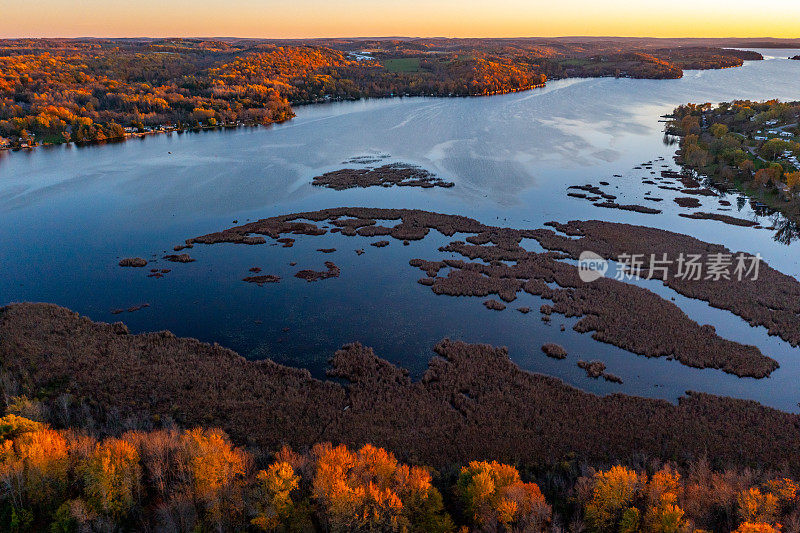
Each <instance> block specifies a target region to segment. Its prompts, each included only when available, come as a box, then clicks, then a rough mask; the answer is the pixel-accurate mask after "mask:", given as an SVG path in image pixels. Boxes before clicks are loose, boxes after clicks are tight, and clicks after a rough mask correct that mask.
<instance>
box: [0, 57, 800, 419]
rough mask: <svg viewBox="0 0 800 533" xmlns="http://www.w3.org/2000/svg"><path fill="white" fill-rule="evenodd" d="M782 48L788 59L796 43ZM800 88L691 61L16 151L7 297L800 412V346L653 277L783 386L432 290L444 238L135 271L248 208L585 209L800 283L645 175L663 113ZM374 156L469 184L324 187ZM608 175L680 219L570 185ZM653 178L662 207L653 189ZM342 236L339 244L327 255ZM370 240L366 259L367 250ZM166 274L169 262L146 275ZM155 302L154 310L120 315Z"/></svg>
mask: <svg viewBox="0 0 800 533" xmlns="http://www.w3.org/2000/svg"><path fill="white" fill-rule="evenodd" d="M765 53H767V54H769V55H771V56H774V57H775V58H778V57H780V58H785V57H788V56H789V55H795V54H796V53H797V51H789V50H785V51H766V52H765ZM798 80H800V62H796V61H795V62H791V61H788V60H785V59H771V60H768V61H763V62H753V63H747V64H746V65H745V66H744V67H743V68H739V69H726V70H721V71H702V72H687V73H686V76H685V77H684V78H683V79H681V80H664V81H660V80H616V79H594V80H566V81H561V82H553V83H549V84H548V87H547V88H545V89H540V90H534V91H529V92H526V93H517V94H512V95H504V96H496V97H489V98H475V99H433V98H418V99H394V100H377V101H362V102H348V103H337V104H329V105H320V106H310V107H302V108H299V109H298V110H297V113H298V116H297V118H296V119H294V120H292V121H291V122H289V123H287V124H284V125H280V126H273V127H270V128H247V129H244V128H243V129H238V130H229V131H220V132H210V133H209V132H207V133H201V134H184V135H177V134H174V135H172V136H166V135H164V136H153V137H148V138H145V139H142V140H133V141H129V142H126V143H122V144H114V145H106V146H92V147H82V148H78V147H74V146H72V147H53V148H40V149H36V150H33V151H30V152H15V153H11V154H9V153H6V154H3V155H0V304H5V303H8V302H13V301H46V302H54V303H57V304H60V305H64V306H66V307H69V308H71V309H74V310H76V311H78V312H80V313H82V314H86V315H88V316H89V317H91V318H93V319H95V320H103V321H116V320H123V321H125V322H126V323H127V324H128V325H129V326H130V327H131V329H132V330H133V331H136V332H140V331H152V330H160V329H169V330H171V331H173V332H175V333H176V334H177V335H180V336H192V337H196V338H199V339H201V340H204V341H212V342H219V343H220V344H222V345H225V346H228V347H230V348H232V349H234V350H237V351H239V352H240V353H242V354H243V355H245V356H247V357H251V358H265V357H268V358H271V359H274V360H275V361H278V362H281V363H285V364H290V365H295V366H302V367H307V368H309V369H311V371H312V372H314V373H315V374H316V375H318V376H322V375H324V369H325V365H326V361H327V359H328V358H329V357H330V356H331V355H332V354H333V351H334V350H336V349H337V348H338V347H340V346H341V345H342V344H344V343H347V342H351V341H360V342H362V343H363V344H366V345H369V346H373V347H374V348H375V349H376V352H377V353H378V354H379V355H381V356H383V357H386V358H388V359H389V360H391V361H394V362H397V363H399V364H401V365H403V366H405V367H407V368H409V369H410V370H411V371H412V372H414V373H415V374H417V375H418V374H419V373H421V372H422V371H424V369H425V367H426V364H427V361H428V360H429V358H430V357H431V355H432V352H431V347H432V346H433V345H434V344H435V343H436V342H437V341H438V340H440V339H442V338H444V337H451V338H458V339H463V340H467V341H471V342H486V343H491V344H498V345H506V346H508V347H509V349H510V352H511V357H512V359H513V360H514V361H516V362H517V363H518V364H520V365H521V366H522V367H524V368H527V369H530V370H533V371H538V372H543V373H547V374H551V375H555V376H558V377H561V378H563V379H564V380H566V381H567V382H569V383H572V384H574V385H576V386H579V387H581V388H584V389H588V390H592V391H596V392H599V393H607V392H618V391H623V392H628V393H633V394H640V395H647V396H655V397H663V398H668V399H673V400H674V399H675V398H677V397H678V396H680V395H681V394H682V393H683V392H684V391H685V390H701V391H708V392H712V393H717V394H724V395H731V396H736V397H743V398H752V399H756V400H758V401H761V402H763V403H766V404H769V405H773V406H777V407H780V408H782V409H787V410H794V411H796V410H797V402H798V401H800V391H797V389H796V387H794V383H795V382H796V380H797V379H798V377H800V358H799V357H798V355H800V351H799V350H797V349H794V348H791V347H790V346H788V345H787V344H786V343H784V342H782V341H780V340H778V339H776V338H774V337H768V336H767V335H766V332H765V330H764V329H763V328H750V327H749V326H748V325H747V324H746V323H745V322H744V321H742V320H741V319H739V318H737V317H735V316H733V315H731V314H730V313H727V312H725V311H720V310H716V309H711V308H709V307H708V306H707V305H706V304H704V303H702V302H695V301H691V300H688V299H686V298H683V297H680V296H678V295H675V294H674V293H672V291H670V290H669V289H666V288H664V287H662V286H660V285H658V284H655V283H648V282H642V283H644V284H646V286H647V287H648V288H651V289H652V290H654V291H656V292H659V294H662V295H665V296H666V297H675V298H676V303H678V304H679V305H681V307H682V308H683V309H684V310H685V311H686V312H687V313H688V314H689V315H690V316H691V317H692V318H694V319H695V320H697V321H699V322H701V323H710V324H713V325H715V326H716V327H717V331H718V332H719V333H720V334H721V335H723V336H725V337H726V338H730V339H733V340H736V341H740V342H747V343H753V344H756V345H758V346H759V347H761V349H762V351H763V352H764V353H766V354H768V355H770V356H771V357H774V358H775V359H777V360H778V361H779V362H780V364H781V368H780V369H778V370H777V371H776V372H775V373H774V374H773V376H772V377H771V378H768V379H763V380H754V379H740V378H736V377H735V376H730V375H727V374H724V373H722V372H720V371H716V370H697V369H691V368H687V367H685V366H682V365H681V364H680V363H678V362H675V361H667V360H665V359H647V358H644V357H639V356H636V355H633V354H631V353H629V352H626V351H623V350H620V349H617V348H615V347H613V346H609V345H605V344H602V343H598V342H596V341H594V340H592V339H591V337H590V336H589V335H583V334H578V333H575V332H574V331H572V330H571V326H572V324H573V323H574V320H573V319H569V320H568V319H563V318H560V317H558V316H554V318H553V321H552V322H551V323H550V324H546V323H543V322H541V320H540V319H539V314H538V313H536V312H532V313H530V314H528V315H522V314H520V313H518V312H516V311H515V310H514V308H516V307H518V306H522V305H526V306H529V307H531V308H533V309H538V307H539V305H541V303H543V302H542V301H540V300H539V299H538V298H536V297H533V296H531V295H527V294H522V295H520V298H519V299H518V300H517V301H516V302H514V303H512V304H511V305H509V308H508V309H507V310H506V311H503V312H495V311H488V310H486V309H485V308H484V306H483V305H482V301H483V298H452V297H446V296H436V295H434V294H433V293H432V292H431V291H430V289H429V288H427V287H424V286H421V285H419V284H418V283H417V282H416V280H417V279H418V278H419V277H420V275H421V273H420V271H419V270H417V269H414V268H411V267H409V266H408V261H409V259H411V258H414V257H421V258H425V259H434V258H437V257H443V256H446V254H442V253H440V252H438V251H437V248H438V247H439V246H441V245H442V244H445V243H447V242H449V241H450V240H452V239H451V238H447V237H444V236H441V235H438V234H436V233H432V234H431V235H430V236H429V237H428V238H426V239H425V240H424V241H421V242H412V243H411V245H410V246H402V244H401V243H400V242H399V241H395V240H393V239H390V240H391V244H390V246H388V247H386V248H382V249H378V248H375V247H372V246H369V242H371V241H374V240H377V239H366V238H362V237H345V236H342V235H337V234H329V235H325V236H321V237H312V236H298V239H297V242H296V244H295V245H294V247H292V248H282V247H280V246H269V245H265V246H237V245H231V244H220V245H214V246H202V245H198V246H195V248H193V249H192V250H188V252H189V253H190V254H191V255H192V257H195V258H196V259H197V261H196V262H194V263H190V264H173V263H168V262H166V261H164V260H160V259H159V260H158V262H157V263H154V264H152V265H148V267H147V268H145V269H123V268H120V267H118V266H117V261H118V260H119V258H121V257H128V256H137V255H138V256H142V257H145V258H148V259H151V258H153V257H155V258H160V257H161V256H162V255H163V253H164V251H171V249H172V247H173V246H174V245H175V244H179V243H181V242H182V241H183V240H184V239H186V238H188V237H194V236H197V235H202V234H205V233H209V232H213V231H217V230H220V229H223V228H226V227H229V226H232V225H233V220H238V221H239V223H243V222H245V221H246V220H247V219H253V220H255V219H257V218H262V217H265V216H270V215H277V214H285V213H292V212H297V211H306V210H314V209H320V208H325V207H337V206H372V207H407V208H419V209H427V210H432V211H438V212H444V213H453V214H462V215H466V216H470V217H474V218H477V219H479V220H481V221H482V222H485V223H489V224H496V225H507V226H510V227H517V228H524V227H539V226H541V224H542V223H544V222H546V221H549V220H559V221H566V220H570V219H589V218H598V219H604V220H612V221H622V222H631V223H636V224H643V225H650V226H655V227H661V228H665V229H670V230H674V231H678V232H681V233H689V234H692V235H694V236H697V237H698V238H700V239H703V240H707V241H710V242H718V243H721V244H724V245H726V246H728V247H729V248H731V249H733V250H746V251H749V252H752V253H756V252H758V253H761V255H762V256H763V257H764V258H765V259H766V260H767V261H768V262H769V263H770V264H772V265H773V266H775V267H776V268H778V269H780V270H782V271H783V272H786V273H788V274H791V275H794V276H800V266H798V262H797V245H796V244H791V245H788V246H787V245H784V244H780V243H777V242H775V241H774V240H773V234H774V232H772V231H769V230H766V229H752V228H738V227H733V226H728V225H724V224H722V223H719V222H715V221H693V220H687V219H684V218H681V217H679V216H678V213H680V212H686V210H684V209H681V208H679V207H678V206H677V205H675V204H674V203H673V202H672V198H673V197H674V196H675V193H674V192H673V191H663V190H659V189H653V188H652V187H650V186H647V185H643V184H642V183H641V179H642V178H643V177H646V176H647V175H648V174H649V173H648V172H647V171H642V170H634V169H633V167H634V166H636V165H638V164H640V163H642V162H644V161H649V160H653V159H655V158H658V157H664V158H666V159H667V161H670V159H671V156H672V155H673V151H674V146H667V145H665V144H664V143H663V132H662V127H663V124H662V123H659V116H660V115H662V114H664V113H667V112H669V111H671V110H672V109H673V108H674V107H675V106H676V105H678V104H681V103H686V102H705V101H711V102H716V101H723V100H730V99H733V98H752V99H767V98H781V99H800V93H799V92H798V90H797V87H798ZM378 153H380V154H389V155H390V157H391V159H390V160H391V161H404V162H408V163H416V164H420V165H422V166H424V167H426V168H428V169H430V170H432V171H434V172H436V173H437V174H438V175H439V176H440V177H442V178H444V179H447V180H452V181H454V182H455V183H456V186H455V187H454V188H452V189H440V188H435V189H425V190H422V189H411V188H406V187H403V188H391V189H384V188H372V189H365V190H357V189H351V190H347V191H332V190H328V189H321V188H315V187H312V186H311V185H310V180H311V178H312V177H313V176H316V175H318V174H320V173H322V172H325V171H327V170H331V169H336V168H341V167H342V166H343V165H342V162H343V161H345V160H347V159H350V158H352V157H355V156H361V155H369V154H378ZM660 164H661V163H658V165H656V169H657V170H661V169H660V168H659V165H660ZM614 174H621V175H622V177H621V178H613V177H612V176H613V175H614ZM600 180H605V181H610V182H611V186H610V187H608V188H607V189H608V190H609V192H612V193H613V194H616V195H618V196H619V197H620V198H619V200H618V201H619V202H620V203H638V204H647V205H654V206H656V207H658V208H659V209H663V210H664V213H663V214H661V215H646V214H639V213H628V212H622V211H616V210H608V209H602V208H596V207H593V206H591V204H589V203H587V202H586V201H584V200H578V199H574V198H568V197H566V195H565V193H566V187H567V186H569V185H573V184H582V183H587V182H588V183H594V184H597V182H598V181H600ZM648 190H652V191H653V195H656V196H659V197H663V198H664V199H665V200H664V201H663V202H660V203H658V204H650V203H649V202H645V201H642V197H643V195H644V192H645V191H648ZM728 199H729V200H735V197H730V198H728ZM701 200H702V201H703V203H704V206H703V210H704V211H713V210H715V209H717V208H719V207H721V206H720V204H718V201H717V200H716V199H705V198H702V199H701ZM733 204H734V211H733V212H731V213H729V214H732V215H734V216H739V217H743V218H754V219H758V217H757V216H756V215H755V213H753V211H752V210H751V209H750V208H749V207H748V205H745V206H744V207H743V208H742V209H741V210H740V211H737V210H736V202H735V201H733ZM762 218H763V217H762ZM761 222H762V223H763V224H764V225H765V226H769V225H771V221H769V220H761ZM330 247H335V248H337V251H336V252H335V253H333V254H323V253H320V252H317V251H316V249H317V248H330ZM356 248H364V249H365V250H366V253H365V254H364V255H362V256H357V255H356V254H355V252H354V250H355V249H356ZM327 260H331V261H333V262H335V263H336V264H337V265H338V266H339V267H340V268H341V275H340V277H338V278H333V279H327V280H322V281H318V282H315V283H307V282H306V281H303V280H300V279H297V278H295V277H294V273H295V272H297V271H298V270H300V269H304V268H311V269H315V270H324V265H323V264H324V261H327ZM290 262H297V266H294V267H292V266H290V265H289V263H290ZM254 266H258V267H260V268H262V269H263V273H265V274H276V275H279V276H281V277H282V280H281V282H280V283H277V284H268V285H265V286H263V287H258V286H255V285H252V284H248V283H244V282H242V281H241V278H243V277H245V276H247V275H249V274H250V273H249V272H248V269H249V268H251V267H254ZM151 267H153V268H155V267H158V268H171V269H172V272H170V273H168V274H166V275H165V277H164V278H163V279H154V278H148V277H147V273H148V271H149V269H150V268H151ZM141 303H149V304H150V307H149V308H146V309H142V310H140V311H137V312H135V313H124V314H121V315H112V314H111V312H110V311H111V310H112V309H115V308H127V307H129V306H132V305H137V304H141ZM561 324H564V325H565V326H566V331H564V332H561V331H560V328H559V327H560V325H561ZM544 342H558V343H560V344H562V345H563V346H565V347H566V348H567V350H568V351H569V353H570V356H569V357H568V358H567V359H566V360H563V361H556V360H552V359H549V358H547V357H545V356H544V355H543V354H542V353H541V352H540V346H541V344H542V343H544ZM595 358H596V359H601V360H603V361H604V362H605V363H606V365H607V366H608V370H609V371H610V372H612V373H615V374H617V375H619V376H621V377H622V378H623V379H624V381H625V383H624V384H623V385H621V386H620V385H615V384H610V383H606V382H603V381H596V380H591V379H589V378H587V377H586V376H585V373H584V372H583V371H582V370H580V369H579V368H577V367H576V366H575V362H576V361H577V360H578V359H595Z"/></svg>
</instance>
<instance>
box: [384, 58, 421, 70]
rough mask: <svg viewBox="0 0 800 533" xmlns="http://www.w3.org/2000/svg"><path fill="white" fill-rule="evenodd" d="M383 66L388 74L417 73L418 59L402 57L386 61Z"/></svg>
mask: <svg viewBox="0 0 800 533" xmlns="http://www.w3.org/2000/svg"><path fill="white" fill-rule="evenodd" d="M383 66H384V67H386V70H388V71H389V72H419V58H418V57H402V58H399V59H387V60H385V61H384V62H383Z"/></svg>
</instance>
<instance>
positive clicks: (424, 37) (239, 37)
mask: <svg viewBox="0 0 800 533" xmlns="http://www.w3.org/2000/svg"><path fill="white" fill-rule="evenodd" d="M0 39H2V40H9V41H15V40H25V39H49V40H63V41H69V40H72V41H75V40H88V39H93V40H136V39H149V40H162V39H163V40H169V39H199V40H219V41H225V40H254V41H256V40H257V41H314V40H336V39H343V40H353V41H385V40H393V39H404V40H409V41H411V40H436V39H444V40H463V39H487V40H509V41H511V40H539V39H541V40H547V39H554V40H564V39H592V40H603V39H626V40H660V41H678V40H685V41H690V40H696V41H725V40H741V41H776V42H778V43H780V42H784V41H798V43H793V44H800V36H798V37H775V36H769V35H764V36H748V37H744V36H741V35H727V36H720V37H709V36H695V37H683V36H653V35H577V34H576V35H567V34H564V35H505V36H494V37H483V36H477V35H463V36H457V37H451V36H446V35H410V34H409V35H345V34H342V35H319V36H312V37H266V36H265V37H258V36H247V35H199V34H198V35H195V34H186V35H147V34H142V35H69V36H67V35H52V36H45V35H16V36H6V35H0Z"/></svg>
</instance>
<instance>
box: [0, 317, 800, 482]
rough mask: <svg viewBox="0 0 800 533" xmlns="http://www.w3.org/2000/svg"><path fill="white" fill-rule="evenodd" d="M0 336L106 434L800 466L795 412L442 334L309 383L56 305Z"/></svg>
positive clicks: (423, 457) (0, 347)
mask: <svg viewBox="0 0 800 533" xmlns="http://www.w3.org/2000/svg"><path fill="white" fill-rule="evenodd" d="M0 333H2V334H1V335H0V357H2V360H3V364H4V367H5V368H6V372H7V374H8V377H9V379H10V380H12V381H11V382H14V383H16V384H17V386H18V387H19V390H18V392H19V393H21V394H28V393H33V392H35V391H45V390H46V393H44V394H39V395H38V396H37V398H38V399H39V400H40V401H42V402H43V403H44V404H46V405H49V404H51V403H52V404H53V405H54V406H55V405H56V402H58V401H59V398H62V396H63V394H62V393H63V392H64V390H65V388H68V389H69V391H70V393H71V396H70V399H69V401H68V404H67V405H66V409H67V410H70V411H71V410H75V412H76V413H78V412H84V413H88V414H90V416H91V418H92V419H93V420H95V421H96V422H99V423H101V427H102V422H103V421H104V420H107V417H109V416H111V417H113V416H124V417H128V418H129V419H130V420H131V421H136V420H138V421H140V422H141V423H147V424H150V425H152V424H155V425H156V426H158V421H159V420H174V421H175V422H177V423H178V424H180V425H182V426H183V427H192V426H197V425H203V426H208V425H216V426H219V427H222V428H223V429H224V430H226V431H227V432H229V434H230V435H231V437H232V438H233V439H234V441H235V442H237V443H240V444H246V445H258V446H265V447H268V448H270V449H279V448H280V447H281V446H283V445H289V446H292V447H293V448H294V449H301V450H302V449H308V448H310V447H311V446H313V445H314V444H316V443H318V442H322V441H331V442H340V443H345V444H348V445H359V444H363V443H367V442H369V443H373V444H375V445H377V446H382V447H385V448H387V449H388V450H390V451H393V452H395V453H397V454H398V456H400V457H402V458H404V459H406V458H408V459H413V460H416V461H423V462H425V463H427V464H433V465H439V466H443V465H447V464H451V463H453V462H458V461H466V460H472V459H474V458H475V457H492V458H495V459H497V460H503V461H512V462H514V461H521V462H525V463H528V464H536V463H546V462H549V461H553V460H560V459H562V458H564V457H578V458H580V459H585V460H588V461H608V460H627V459H631V458H635V457H636V456H637V454H639V453H646V454H649V455H650V456H654V457H659V458H662V459H664V460H674V461H678V462H684V461H691V460H692V458H697V457H702V456H708V457H712V458H714V459H713V460H714V462H715V464H718V465H739V466H746V465H747V464H750V463H752V462H754V461H755V462H759V463H760V464H762V465H765V466H767V467H773V468H782V467H786V468H788V469H789V470H790V471H792V472H800V462H798V461H800V460H798V458H799V457H800V429H798V428H800V415H796V414H791V413H786V412H784V411H780V410H777V409H773V408H770V407H766V406H763V405H761V404H759V403H757V402H754V401H751V400H739V399H734V398H730V397H723V396H715V395H711V394H706V393H694V392H688V393H687V395H685V396H682V397H681V398H680V399H679V400H678V402H677V404H675V403H671V402H669V401H666V400H657V399H649V398H643V397H639V396H631V395H626V394H619V393H617V394H609V395H605V396H600V395H597V394H593V393H589V392H585V391H583V390H580V389H578V388H575V387H573V386H571V385H568V384H566V383H565V382H563V381H562V380H560V379H558V378H554V377H551V376H547V375H544V374H537V373H532V372H528V371H525V370H522V369H521V368H520V367H519V366H517V365H516V364H515V363H513V362H512V361H511V359H510V358H509V355H508V351H507V350H506V349H505V348H497V347H493V346H490V345H485V344H467V343H464V342H461V341H451V340H448V339H445V340H443V341H441V342H439V343H438V344H437V345H436V346H435V347H434V353H435V354H434V356H433V357H432V358H431V359H430V362H429V364H428V370H427V371H426V372H425V374H424V375H423V376H422V378H421V379H420V380H412V379H411V378H410V377H409V375H408V372H407V371H405V370H404V369H403V368H401V367H398V366H395V365H394V364H391V363H389V362H388V361H386V360H384V359H381V358H380V357H379V356H378V355H376V354H375V353H374V352H373V350H372V349H371V348H368V347H365V346H362V345H361V344H359V343H357V342H356V343H353V344H347V345H345V346H344V347H342V349H340V350H338V351H337V352H336V353H335V354H334V356H333V357H332V358H331V359H330V362H329V371H328V376H329V379H326V380H318V379H315V378H312V377H311V375H310V373H309V372H308V371H307V370H305V369H302V368H294V367H289V366H284V365H280V364H277V363H274V362H272V361H271V360H262V361H250V360H246V359H245V358H244V357H242V356H241V355H239V354H237V353H236V352H233V351H231V350H229V349H226V348H223V347H221V346H219V345H212V344H207V343H203V342H200V341H197V340H195V339H190V338H179V337H176V336H175V335H173V334H172V333H170V332H167V331H161V332H156V333H142V334H136V335H133V334H130V333H129V332H128V329H127V327H126V326H125V325H124V324H122V323H119V322H117V323H115V324H107V323H102V322H94V321H92V320H90V319H89V318H87V317H84V316H80V315H78V314H77V313H74V312H71V311H69V310H67V309H65V308H63V307H59V306H57V305H54V304H33V303H22V304H12V305H9V306H5V307H2V308H0ZM542 357H546V355H544V354H542ZM79 368H80V369H81V371H80V372H77V370H78V369H79ZM564 420H570V421H572V423H571V424H569V425H567V426H564V424H563V421H564ZM623 428H624V431H623V430H622V429H623ZM775 442H780V443H781V446H775V445H774V443H775ZM453 443H459V444H458V446H453ZM743 443H744V445H743Z"/></svg>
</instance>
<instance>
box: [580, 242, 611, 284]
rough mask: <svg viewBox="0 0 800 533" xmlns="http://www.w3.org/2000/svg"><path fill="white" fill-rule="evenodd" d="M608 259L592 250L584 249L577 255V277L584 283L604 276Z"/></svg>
mask: <svg viewBox="0 0 800 533" xmlns="http://www.w3.org/2000/svg"><path fill="white" fill-rule="evenodd" d="M607 270H608V261H606V260H605V259H603V258H602V257H600V256H599V255H597V254H596V253H594V252H590V251H589V250H584V251H582V252H581V255H580V256H579V257H578V277H579V278H581V281H583V282H585V283H591V282H592V281H595V280H598V279H600V278H602V277H603V276H605V274H606V271H607Z"/></svg>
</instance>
